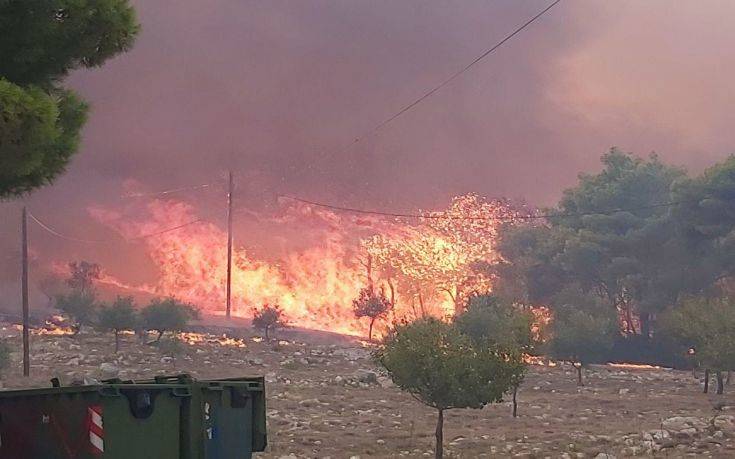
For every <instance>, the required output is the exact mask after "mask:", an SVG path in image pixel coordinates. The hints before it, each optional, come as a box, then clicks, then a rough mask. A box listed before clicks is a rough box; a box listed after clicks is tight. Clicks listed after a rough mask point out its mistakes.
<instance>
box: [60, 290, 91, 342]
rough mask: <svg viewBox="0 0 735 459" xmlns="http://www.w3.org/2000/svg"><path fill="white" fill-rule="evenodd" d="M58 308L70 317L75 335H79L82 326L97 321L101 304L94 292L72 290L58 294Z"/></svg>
mask: <svg viewBox="0 0 735 459" xmlns="http://www.w3.org/2000/svg"><path fill="white" fill-rule="evenodd" d="M56 308H57V309H59V310H60V311H61V312H62V313H63V314H64V315H65V316H66V317H67V318H69V319H70V321H71V323H72V329H73V330H74V335H77V334H78V333H79V332H80V331H81V330H82V326H84V325H93V324H94V323H95V321H96V319H97V311H98V308H99V306H98V304H97V296H96V295H95V293H94V292H91V291H82V290H72V291H71V292H70V293H68V294H62V295H57V296H56Z"/></svg>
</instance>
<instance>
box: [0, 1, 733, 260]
mask: <svg viewBox="0 0 735 459" xmlns="http://www.w3.org/2000/svg"><path fill="white" fill-rule="evenodd" d="M134 3H135V5H136V6H137V9H138V14H139V18H140V20H141V22H142V26H143V29H142V33H141V35H140V37H139V39H138V41H137V43H136V45H135V47H134V49H133V50H132V51H130V52H129V53H127V54H125V55H121V56H119V57H118V58H116V59H114V60H113V61H111V62H108V63H107V64H106V65H105V66H104V67H103V68H101V69H95V70H91V71H82V72H78V73H76V74H74V75H72V77H71V78H70V79H69V81H68V84H69V85H71V86H73V87H74V88H75V89H77V90H78V91H79V92H80V93H81V94H82V95H83V96H84V97H85V98H87V99H88V100H89V101H90V102H91V104H92V113H91V118H90V121H89V123H88V125H87V126H86V128H85V130H84V138H83V143H82V148H81V151H80V153H79V154H78V155H77V156H76V157H75V159H74V161H73V163H72V164H71V166H70V167H69V171H68V173H67V174H66V175H65V176H64V177H62V178H61V179H59V180H58V181H57V183H56V184H55V185H54V186H50V187H47V188H45V189H43V190H40V191H38V192H36V193H34V194H33V195H32V196H31V197H30V198H29V199H27V200H26V201H27V202H28V203H29V204H30V205H31V206H32V208H33V209H34V212H35V213H36V214H38V215H43V216H44V217H45V218H46V219H47V220H50V221H52V222H54V223H56V224H57V225H62V226H63V228H64V229H65V230H67V232H75V233H76V234H77V235H79V236H80V237H89V236H90V234H93V233H94V225H95V223H94V222H93V221H92V220H91V219H90V217H89V214H88V211H87V209H88V207H89V206H90V205H103V206H108V207H115V206H116V205H118V203H119V196H120V194H122V192H123V191H122V190H123V184H124V183H127V184H128V185H129V184H130V183H135V184H136V185H135V186H136V187H139V188H140V189H148V190H159V189H166V188H176V187H182V186H189V185H196V184H200V183H210V182H212V181H217V180H222V179H223V177H224V174H225V171H227V170H228V169H232V170H233V171H234V172H235V174H236V178H237V182H238V195H237V197H238V199H239V201H238V202H237V205H238V206H239V207H249V208H253V209H261V208H262V207H263V205H269V204H272V203H273V202H274V197H275V196H276V195H277V194H279V193H285V194H295V195H299V196H302V197H305V198H308V199H314V200H321V201H327V202H331V203H335V204H339V205H349V206H355V207H366V208H381V209H386V210H413V209H416V208H437V207H441V206H444V205H445V204H446V203H447V202H448V200H449V198H450V197H451V196H453V195H456V194H460V193H464V192H468V191H474V192H478V193H480V194H484V195H488V196H507V197H510V198H523V199H525V200H527V201H528V202H530V203H531V204H537V205H549V204H552V203H553V202H554V201H555V200H556V199H557V198H558V197H559V196H560V193H561V190H562V189H563V188H565V187H568V186H571V185H572V184H573V183H574V181H575V178H576V176H577V174H578V172H579V171H592V170H594V169H595V168H596V167H597V162H598V158H599V156H600V155H601V154H602V153H604V152H605V151H606V150H607V149H608V148H609V147H611V146H613V145H616V146H619V147H621V148H623V149H624V150H627V151H633V152H636V153H639V154H647V153H649V152H651V151H656V152H658V153H659V154H660V155H661V156H662V157H663V158H664V159H665V160H667V161H671V162H674V163H677V164H681V165H684V166H687V167H688V168H690V169H691V170H693V171H699V170H701V169H702V168H703V167H705V166H707V165H709V164H711V163H713V162H716V161H718V160H720V159H722V158H724V157H725V156H726V155H728V154H729V153H731V152H733V151H735V148H733V147H734V146H735V130H734V129H732V126H733V125H734V124H735V123H734V121H735V119H734V118H735V111H733V109H732V107H733V106H735V82H734V81H733V79H732V77H731V75H732V74H733V70H735V69H734V68H733V67H735V60H734V59H733V56H735V44H734V43H735V29H733V28H732V26H731V20H732V18H733V17H735V2H732V1H729V0H721V1H717V0H708V1H701V0H700V1H697V2H671V1H668V0H647V1H640V0H625V1H622V0H621V1H615V2H610V1H604V0H597V1H588V0H563V1H562V2H561V3H560V4H559V5H557V6H556V7H555V8H553V9H552V10H551V11H550V12H549V13H548V14H547V15H545V16H544V17H543V18H541V19H540V20H539V21H538V22H536V23H534V24H533V25H532V26H530V27H529V28H528V29H526V30H525V31H523V32H522V33H521V34H519V35H518V36H516V37H515V38H514V39H512V40H511V41H510V42H508V43H506V45H505V46H503V47H502V48H500V49H499V50H498V51H497V52H496V53H494V54H492V55H491V56H489V57H488V58H487V59H485V60H484V61H482V62H481V63H480V64H478V65H477V66H475V67H473V68H472V69H471V70H470V71H468V72H467V73H465V74H464V75H462V76H461V77H459V78H457V79H456V80H454V81H453V82H452V83H451V84H449V85H448V86H447V87H445V88H444V89H442V90H441V91H440V92H439V93H437V94H436V95H435V96H433V97H431V98H430V99H428V100H426V101H425V102H424V103H423V104H421V105H419V106H418V107H416V109H414V110H412V111H411V112H409V113H407V114H405V115H403V116H401V117H400V118H398V119H397V120H395V121H394V122H392V123H391V124H389V125H388V126H386V127H384V128H383V129H381V130H380V131H378V132H377V133H376V135H374V136H369V137H368V138H366V139H364V140H363V141H362V142H360V143H358V144H356V145H354V146H352V147H350V148H347V149H346V151H344V147H345V146H346V145H349V144H350V143H351V142H352V140H353V139H354V138H356V137H358V136H360V135H362V134H364V133H365V132H367V131H370V130H371V129H372V127H373V126H375V125H376V124H378V123H379V122H380V121H382V120H383V119H385V118H386V117H388V116H390V115H391V114H393V113H394V112H396V111H397V110H398V109H400V108H401V107H403V106H404V105H406V104H407V103H409V102H410V101H412V100H413V99H415V98H417V97H418V96H420V95H421V94H423V93H424V92H425V91H426V90H427V89H428V88H430V87H432V86H433V85H435V84H436V83H437V82H439V81H441V80H443V79H445V78H446V77H447V76H449V75H451V74H452V73H454V72H455V71H456V70H458V69H459V68H461V67H462V66H464V65H466V64H467V63H468V62H470V61H472V60H473V59H474V58H475V57H476V56H477V55H479V54H481V53H482V52H483V51H485V50H486V49H487V48H489V47H490V46H492V45H493V44H495V43H496V42H498V41H499V40H500V39H501V38H502V37H504V36H505V35H507V34H508V33H509V32H510V31H512V30H513V29H515V28H516V27H517V26H518V25H519V24H521V23H523V22H525V21H526V20H527V19H528V18H530V17H531V16H533V15H534V14H536V13H537V12H538V11H539V10H541V9H542V8H544V7H545V5H547V4H548V3H550V1H549V0H545V1H542V0H526V1H522V2H521V1H515V0H504V1H491V2H489V1H487V0H463V1H461V2H441V1H427V0H401V1H395V0H371V1H364V0H347V1H326V0H304V1H294V0H288V1H285V0H284V1H280V0H270V1H245V0H209V1H206V2H203V1H201V0H175V1H174V0H156V1H151V0H147V1H144V0H137V1H134ZM207 193H208V192H202V193H201V197H197V196H198V195H196V194H193V195H190V197H192V196H193V198H194V199H197V200H199V201H198V202H201V203H202V207H203V208H205V212H206V211H209V212H213V213H218V214H221V211H220V210H219V206H221V204H222V200H221V199H220V198H221V195H219V194H217V193H216V192H215V193H214V195H216V196H215V197H213V195H212V194H207ZM18 207H19V205H18V202H15V203H6V204H2V205H1V207H0V208H2V209H3V213H4V214H7V215H8V216H9V218H8V219H5V222H3V223H2V226H0V230H2V232H3V233H5V234H7V235H8V236H9V237H8V238H3V246H4V247H11V246H12V247H14V246H15V245H16V241H17V236H16V235H17V224H16V219H15V216H16V213H15V212H16V210H17V209H18ZM90 228H92V229H90ZM14 269H15V268H14V267H13V270H14Z"/></svg>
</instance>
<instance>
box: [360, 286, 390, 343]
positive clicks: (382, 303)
mask: <svg viewBox="0 0 735 459" xmlns="http://www.w3.org/2000/svg"><path fill="white" fill-rule="evenodd" d="M391 307H392V304H391V302H390V300H389V299H388V298H387V297H386V296H385V294H384V293H383V291H382V290H381V291H380V292H379V293H375V291H374V290H373V289H372V288H363V289H362V290H360V295H359V296H358V297H357V298H355V299H354V300H352V309H353V311H354V313H355V317H357V318H358V319H361V318H363V317H369V318H370V326H369V327H368V341H370V342H372V341H373V325H374V324H375V321H376V320H378V319H380V318H383V317H385V316H386V315H387V314H388V311H390V309H391Z"/></svg>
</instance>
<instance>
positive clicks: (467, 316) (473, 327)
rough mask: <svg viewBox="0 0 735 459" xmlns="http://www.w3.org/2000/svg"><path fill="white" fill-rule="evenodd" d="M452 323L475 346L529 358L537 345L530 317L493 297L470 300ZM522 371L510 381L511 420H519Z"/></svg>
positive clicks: (523, 373) (474, 297) (528, 314)
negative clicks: (492, 348) (511, 396)
mask: <svg viewBox="0 0 735 459" xmlns="http://www.w3.org/2000/svg"><path fill="white" fill-rule="evenodd" d="M455 323H456V324H457V327H458V328H459V330H460V331H461V332H462V333H464V334H466V335H468V336H469V337H470V338H472V340H473V341H475V342H476V343H483V342H485V343H486V344H489V345H491V346H496V347H498V348H500V349H506V350H508V351H510V352H516V353H522V354H523V353H525V354H530V353H531V352H533V350H534V348H535V346H536V344H537V343H535V341H534V339H533V334H532V333H531V326H532V325H533V315H532V314H531V313H529V312H526V311H523V310H521V309H519V308H517V307H515V306H514V305H513V304H511V303H510V302H509V301H507V300H505V299H502V298H500V297H498V296H495V295H475V296H473V297H471V298H470V299H469V301H468V302H467V307H466V308H465V310H464V312H462V313H461V314H460V315H459V316H457V318H456V319H455ZM521 362H522V360H521ZM522 370H523V371H520V372H517V373H516V375H515V379H514V381H513V417H516V416H518V387H519V386H520V385H521V383H523V378H524V376H525V370H526V365H525V364H523V365H522Z"/></svg>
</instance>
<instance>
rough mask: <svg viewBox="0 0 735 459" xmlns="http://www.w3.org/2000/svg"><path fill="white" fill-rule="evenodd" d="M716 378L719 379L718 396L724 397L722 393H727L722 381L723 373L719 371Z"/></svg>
mask: <svg viewBox="0 0 735 459" xmlns="http://www.w3.org/2000/svg"><path fill="white" fill-rule="evenodd" d="M715 376H716V377H717V395H722V393H723V392H725V385H724V384H723V379H722V371H720V370H717V373H715Z"/></svg>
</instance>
